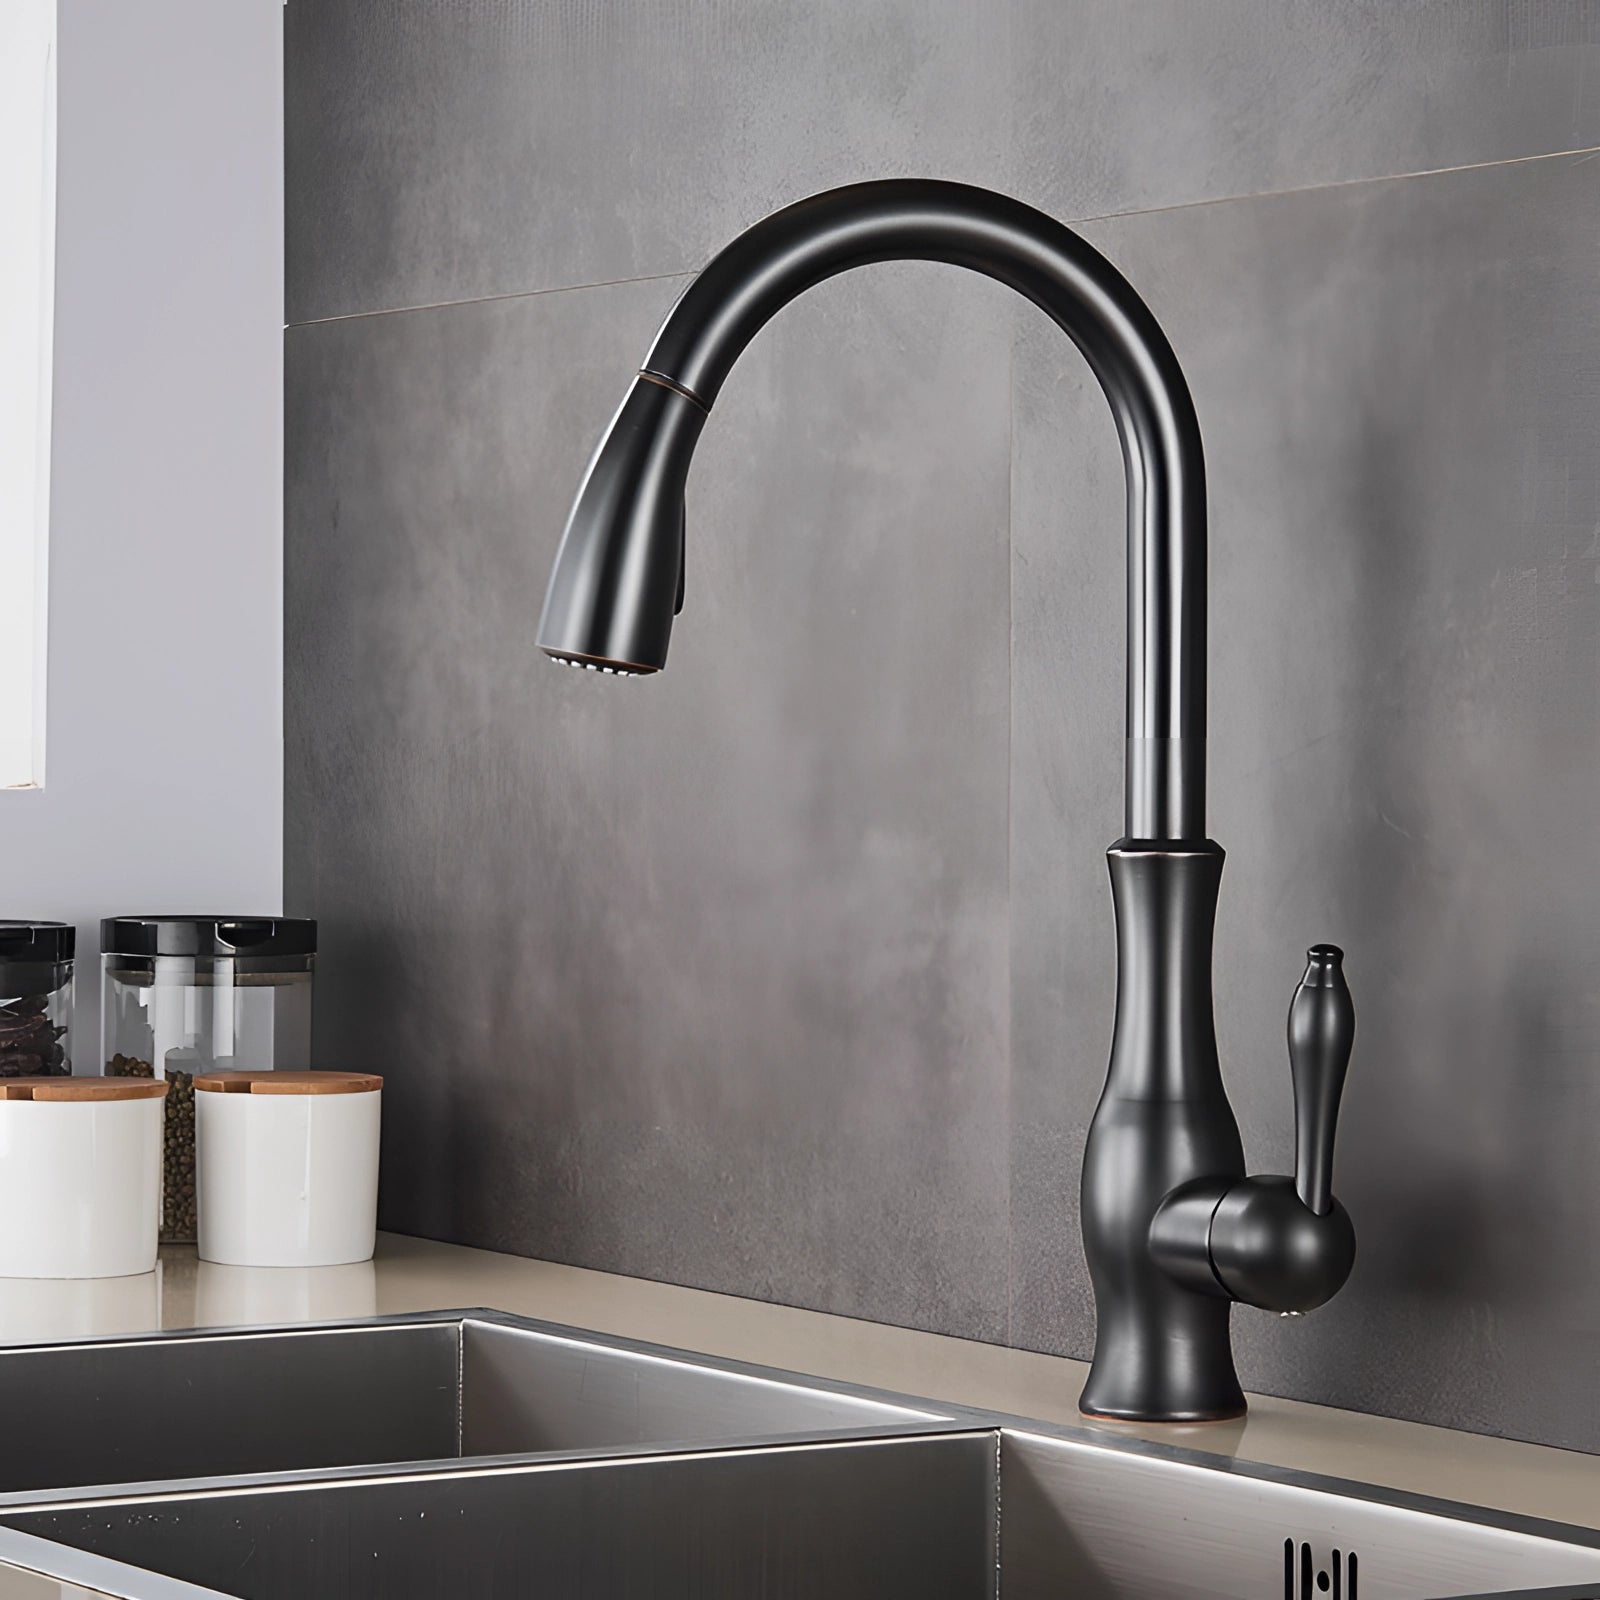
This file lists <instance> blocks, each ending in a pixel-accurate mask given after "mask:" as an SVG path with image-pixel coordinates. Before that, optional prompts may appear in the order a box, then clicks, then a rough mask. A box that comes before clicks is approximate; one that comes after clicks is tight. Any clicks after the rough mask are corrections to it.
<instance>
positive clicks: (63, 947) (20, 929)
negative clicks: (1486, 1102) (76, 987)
mask: <svg viewBox="0 0 1600 1600" xmlns="http://www.w3.org/2000/svg"><path fill="white" fill-rule="evenodd" d="M76 940H77V930H76V929H75V928H73V927H71V926H69V925H68V924H67V923H65V922H17V921H10V922H7V921H0V1078H37V1077H64V1076H66V1074H68V1073H70V1072H71V1071H72V1054H71V1047H72V1038H71V1034H72V998H73V978H72V973H73V948H74V945H75V944H76Z"/></svg>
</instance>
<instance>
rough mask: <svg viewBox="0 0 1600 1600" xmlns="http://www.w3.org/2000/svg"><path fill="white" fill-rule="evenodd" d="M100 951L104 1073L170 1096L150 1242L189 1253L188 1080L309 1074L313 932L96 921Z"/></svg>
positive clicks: (268, 922)
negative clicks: (154, 1084) (161, 1087)
mask: <svg viewBox="0 0 1600 1600" xmlns="http://www.w3.org/2000/svg"><path fill="white" fill-rule="evenodd" d="M100 945H101V951H102V955H101V967H102V982H101V1032H102V1044H103V1059H104V1061H105V1070H106V1072H107V1073H108V1074H110V1075H112V1076H114V1077H126V1078H157V1077H160V1078H165V1079H166V1080H167V1082H168V1083H169V1084H170V1085H171V1087H170V1089H169V1090H168V1093H167V1104H166V1119H165V1127H164V1132H163V1136H162V1198H161V1240H162V1242H163V1243H166V1244H191V1243H193V1242H194V1239H195V1231H196V1229H195V1224H196V1211H195V1175H194V1139H195V1127H194V1078H195V1074H196V1073H202V1072H219V1071H222V1072H226V1071H249V1072H271V1071H277V1070H280V1069H288V1070H291V1071H301V1070H304V1069H305V1068H307V1067H309V1066H310V1065H311V980H312V968H313V965H314V963H315V959H316V949H317V925H316V923H315V922H314V921H312V920H310V919H309V918H303V917H108V918H107V919H106V920H105V921H104V922H102V923H101V925H100Z"/></svg>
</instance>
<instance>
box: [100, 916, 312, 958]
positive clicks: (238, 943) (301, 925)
mask: <svg viewBox="0 0 1600 1600" xmlns="http://www.w3.org/2000/svg"><path fill="white" fill-rule="evenodd" d="M100 948H101V950H102V951H104V953H105V954H106V955H117V956H208V957H215V956H314V955H315V954H316V953H317V923H316V919H315V918H314V917H107V918H106V919H105V921H103V922H102V923H101V924H100Z"/></svg>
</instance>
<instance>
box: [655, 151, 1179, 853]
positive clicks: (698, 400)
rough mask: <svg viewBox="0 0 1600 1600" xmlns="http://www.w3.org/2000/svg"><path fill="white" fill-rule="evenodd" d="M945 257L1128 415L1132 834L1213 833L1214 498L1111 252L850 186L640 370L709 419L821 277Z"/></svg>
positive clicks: (1154, 333) (691, 293) (917, 195)
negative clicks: (1209, 795)
mask: <svg viewBox="0 0 1600 1600" xmlns="http://www.w3.org/2000/svg"><path fill="white" fill-rule="evenodd" d="M907 259H911V260H925V261H944V262H948V263H950V264H951V265H953V266H959V267H967V268H969V269H970V270H972V271H974V272H980V273H983V274H984V275H985V276H986V277H990V278H995V279H998V280H999V281H1000V282H1001V283H1006V284H1009V285H1010V286H1011V287H1012V288H1013V289H1015V290H1016V291H1017V292H1018V293H1019V294H1022V295H1025V296H1026V297H1027V298H1028V299H1029V300H1031V301H1033V303H1034V304H1035V305H1037V306H1038V307H1039V308H1040V309H1041V310H1042V311H1044V312H1045V314H1046V315H1047V316H1049V317H1050V318H1051V319H1052V320H1053V321H1054V322H1055V323H1056V324H1057V326H1058V327H1060V328H1061V329H1062V331H1063V332H1065V333H1066V334H1067V335H1068V337H1069V338H1071V340H1072V341H1073V343H1074V344H1076V345H1077V347H1078V349H1079V350H1080V351H1082V353H1083V355H1084V358H1085V359H1086V360H1087V361H1088V363H1089V366H1090V368H1091V370H1092V371H1093V372H1094V375H1095V377H1096V378H1097V379H1098V380H1099V382H1100V386H1101V388H1102V389H1103V390H1104V391H1105V395H1106V398H1107V400H1109V401H1110V403H1111V409H1112V412H1113V414H1114V416H1115V418H1116V424H1117V431H1118V434H1119V435H1120V437H1121V440H1122V454H1123V460H1124V463H1125V467H1126V471H1127V490H1128V676H1127V747H1126V761H1127V769H1126V790H1125V803H1124V831H1125V832H1126V834H1127V836H1128V837H1129V838H1130V839H1137V840H1188V841H1198V840H1202V839H1204V838H1205V716H1206V713H1205V706H1206V493H1205V463H1204V454H1203V450H1202V447H1201V442H1200V427H1199V424H1198V422H1197V421H1196V419H1195V412H1194V404H1193V402H1192V400H1191V399H1190V397H1189V389H1188V385H1187V384H1186V383H1185V381H1184V377H1183V373H1182V371H1181V369H1180V368H1179V366H1178V360H1177V357H1176V356H1175V355H1174V354H1173V351H1172V347H1171V345H1170V344H1169V343H1168V342H1167V338H1166V335H1165V334H1163V333H1162V331H1161V328H1160V326H1159V325H1158V324H1157V322H1156V320H1155V318H1154V316H1152V315H1151V313H1150V310H1149V308H1148V307H1147V306H1146V305H1145V303H1144V302H1143V301H1142V300H1141V299H1140V298H1139V296H1138V295H1137V294H1136V293H1135V292H1134V290H1133V288H1132V287H1131V285H1130V284H1129V283H1128V282H1127V280H1126V279H1125V278H1124V277H1123V276H1122V275H1121V274H1120V273H1119V272H1118V271H1117V270H1116V268H1115V267H1113V266H1112V265H1111V263H1110V262H1108V261H1107V260H1106V259H1105V257H1104V256H1102V255H1100V253H1099V252H1098V251H1096V250H1094V249H1093V248H1092V247H1091V246H1090V245H1088V244H1087V243H1085V242H1084V240H1082V239H1081V238H1079V237H1078V236H1077V235H1076V234H1075V233H1073V232H1072V231H1071V230H1070V229H1068V228H1066V227H1064V226H1063V225H1062V224H1061V223H1059V222H1056V221H1055V220H1054V219H1053V218H1050V217H1047V216H1045V215H1044V213H1043V212H1040V211H1036V210H1034V209H1033V208H1032V207H1031V206H1026V205H1024V204H1022V202H1020V201H1018V200H1013V199H1010V198H1008V197H1006V196H1004V195H998V194H995V193H993V192H992V191H990V190H987V189H978V188H973V187H969V186H968V185H966V184H958V183H944V182H940V181H936V180H933V179H908V178H899V179H889V180H886V181H883V182H878V183H861V184H853V185H851V186H849V187H847V188H843V189H834V190H830V191H829V192H828V193H826V194H820V195H816V196H814V197H813V198H811V199H809V200H802V201H800V202H799V203H798V204H797V205H792V206H789V207H787V208H786V209H785V210H782V211H778V212H775V213H774V214H773V215H772V216H770V217H768V218H766V220H765V221H763V222H759V223H757V224H756V225H755V226H754V227H753V228H750V229H749V230H747V231H746V232H745V233H743V234H741V235H740V236H739V237H738V238H737V239H735V240H734V241H733V242H732V243H731V244H730V245H729V246H728V247H727V248H726V249H725V250H723V251H722V252H721V253H720V254H719V255H717V256H716V257H715V258H714V259H713V260H712V261H711V262H710V263H709V264H708V265H707V266H706V268H705V269H704V271H702V272H701V273H700V275H699V276H698V277H697V278H696V279H695V280H694V282H693V283H691V284H690V285H689V287H688V288H687V289H686V290H685V291H684V293H683V296H682V298H681V299H680V300H679V301H678V303H677V305H676V306H675V307H674V308H673V310H672V312H671V314H670V315H669V316H668V318H667V320H666V322H665V324H664V325H663V326H662V328H661V331H660V333H659V334H658V335H657V337H656V341H655V344H654V346H653V347H652V349H651V352H650V356H649V358H648V360H647V361H646V362H645V365H644V369H643V375H644V376H645V377H646V378H649V379H652V380H654V381H656V382H659V383H665V384H666V385H667V386H668V387H669V388H670V389H673V390H676V391H677V392H678V393H679V394H680V395H683V396H685V397H686V398H687V399H688V400H690V401H692V402H693V403H694V404H696V405H697V406H700V407H702V408H704V409H706V410H709V409H710V407H711V405H712V404H713V403H714V401H715V400H716V398H717V394H718V392H719V391H720V389H721V388H722V384H723V381H724V380H725V379H726V378H727V376H728V373H729V371H730V370H731V369H732V367H733V364H734V362H735V361H736V360H737V359H738V358H739V354H740V352H741V351H743V349H744V348H745V346H746V345H747V344H749V342H750V340H751V339H752V338H754V337H755V335H756V333H758V332H759V331H760V329H761V328H762V327H763V326H765V324H766V323H767V322H768V321H769V320H770V319H771V317H772V316H773V315H774V314H775V313H777V312H778V311H779V310H781V309H782V308H783V307H784V306H785V305H787V304H788V303H789V301H791V300H792V299H794V298H795V296H796V295H798V294H801V293H803V292H804V291H805V290H806V289H809V288H810V287H811V286H812V285H813V284H817V283H820V282H822V280H823V279H825V278H830V277H833V276H834V275H835V274H837V273H840V272H844V271H847V270H849V269H850V268H852V267H859V266H865V265H867V264H869V263H871V262H875V261H890V260H907Z"/></svg>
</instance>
